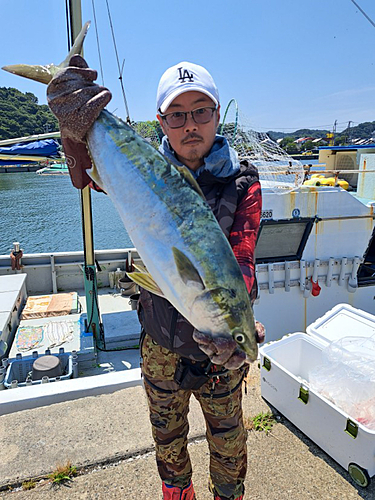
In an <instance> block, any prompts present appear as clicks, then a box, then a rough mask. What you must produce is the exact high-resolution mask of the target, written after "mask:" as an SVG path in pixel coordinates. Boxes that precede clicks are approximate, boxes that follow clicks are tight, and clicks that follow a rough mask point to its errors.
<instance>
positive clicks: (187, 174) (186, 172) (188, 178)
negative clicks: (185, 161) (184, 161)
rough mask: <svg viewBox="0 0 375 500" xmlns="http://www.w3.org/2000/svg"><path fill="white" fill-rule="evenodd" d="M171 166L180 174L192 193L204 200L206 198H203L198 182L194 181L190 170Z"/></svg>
mask: <svg viewBox="0 0 375 500" xmlns="http://www.w3.org/2000/svg"><path fill="white" fill-rule="evenodd" d="M173 166H174V167H175V168H176V169H177V170H178V171H179V172H180V174H181V175H182V177H183V178H184V179H185V181H187V182H188V183H189V184H190V185H191V187H192V188H193V189H194V191H196V192H197V193H198V194H199V195H200V196H202V198H203V199H204V200H205V199H206V197H205V196H204V194H203V192H202V190H201V188H200V186H199V184H198V182H197V181H196V180H195V179H194V177H193V174H192V173H191V172H190V170H189V169H188V168H187V167H184V166H182V167H180V166H179V165H175V164H173Z"/></svg>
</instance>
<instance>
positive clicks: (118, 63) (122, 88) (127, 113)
mask: <svg viewBox="0 0 375 500" xmlns="http://www.w3.org/2000/svg"><path fill="white" fill-rule="evenodd" d="M106 4H107V11H108V19H109V24H110V26H111V33H112V39H113V46H114V48H115V53H116V59H117V67H118V71H119V75H120V76H119V80H120V85H121V90H122V96H123V98H124V103H125V108H126V115H127V116H126V121H127V123H128V124H129V125H130V124H131V121H130V114H129V108H128V103H127V100H126V95H125V89H124V84H123V81H122V71H123V68H124V63H125V60H124V62H123V63H122V69H120V61H119V58H118V52H117V46H116V40H115V33H114V30H113V25H112V18H111V13H110V10H109V3H108V0H106Z"/></svg>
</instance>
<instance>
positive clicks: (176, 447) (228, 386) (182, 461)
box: [142, 334, 247, 499]
mask: <svg viewBox="0 0 375 500" xmlns="http://www.w3.org/2000/svg"><path fill="white" fill-rule="evenodd" d="M142 357H143V362H142V373H143V375H144V378H145V389H146V394H147V398H148V403H149V409H150V420H151V424H152V433H153V437H154V441H155V447H156V461H157V467H158V471H159V475H160V477H161V479H162V480H163V481H164V482H165V483H167V484H169V485H172V486H178V487H180V488H184V487H185V486H187V485H188V484H189V482H190V480H191V476H192V469H191V463H190V458H189V453H188V450H187V435H188V431H189V424H188V420H187V415H188V413H189V399H190V396H191V394H194V396H195V397H196V399H197V400H198V402H199V403H200V405H201V408H202V411H203V414H204V417H205V420H206V437H207V441H208V446H209V449H210V490H211V492H212V493H215V494H216V495H219V496H220V497H221V498H228V499H235V498H237V497H239V496H240V495H241V494H243V492H244V485H243V483H244V480H245V475H246V469H247V454H246V451H247V450H246V431H245V429H244V425H243V418H242V406H241V402H242V389H241V387H242V383H241V382H242V378H243V375H244V373H243V370H234V371H230V372H228V373H227V374H226V375H223V376H221V377H220V379H219V381H218V382H217V383H216V384H215V390H214V392H213V394H212V396H213V397H211V394H210V389H211V387H212V382H211V381H209V382H206V383H205V384H204V385H203V386H202V387H201V388H200V389H198V390H196V391H192V390H181V389H179V387H178V385H177V384H176V383H175V382H174V380H173V376H174V373H175V370H176V364H177V362H178V360H179V355H177V354H174V353H172V352H171V351H169V350H168V349H165V348H163V347H161V346H159V345H158V344H156V343H155V342H154V341H153V340H152V339H151V337H150V336H148V335H147V334H146V336H145V339H144V341H143V345H142ZM230 391H233V392H232V393H231V394H229V395H228V392H230ZM225 393H226V394H225ZM221 395H222V396H221Z"/></svg>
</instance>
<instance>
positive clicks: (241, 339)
mask: <svg viewBox="0 0 375 500" xmlns="http://www.w3.org/2000/svg"><path fill="white" fill-rule="evenodd" d="M234 340H235V341H236V342H238V344H243V343H244V342H245V335H243V334H242V333H236V335H235V336H234Z"/></svg>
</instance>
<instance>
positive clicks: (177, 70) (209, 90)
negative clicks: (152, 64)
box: [156, 62, 219, 113]
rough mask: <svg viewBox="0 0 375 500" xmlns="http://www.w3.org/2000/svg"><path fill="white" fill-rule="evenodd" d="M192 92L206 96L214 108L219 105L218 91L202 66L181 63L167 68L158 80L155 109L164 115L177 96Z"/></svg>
mask: <svg viewBox="0 0 375 500" xmlns="http://www.w3.org/2000/svg"><path fill="white" fill-rule="evenodd" d="M192 90H195V91H197V92H202V93H203V94H206V95H208V97H210V98H211V99H212V100H213V101H214V103H215V105H216V106H217V105H218V104H219V91H218V90H217V87H216V85H215V82H214V80H213V78H212V76H211V75H210V73H209V72H208V71H207V70H206V69H205V68H203V66H199V65H198V64H193V63H189V62H181V63H179V64H176V65H175V66H172V67H171V68H168V69H167V71H165V73H164V74H163V76H162V77H161V78H160V82H159V86H158V92H157V95H156V109H157V110H158V111H160V112H161V113H164V112H165V111H166V110H167V109H168V106H169V105H170V104H171V102H172V101H173V100H174V99H175V98H176V97H177V96H179V95H180V94H183V93H184V92H190V91H192Z"/></svg>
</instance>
